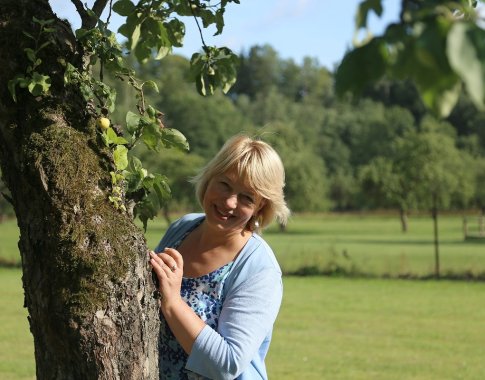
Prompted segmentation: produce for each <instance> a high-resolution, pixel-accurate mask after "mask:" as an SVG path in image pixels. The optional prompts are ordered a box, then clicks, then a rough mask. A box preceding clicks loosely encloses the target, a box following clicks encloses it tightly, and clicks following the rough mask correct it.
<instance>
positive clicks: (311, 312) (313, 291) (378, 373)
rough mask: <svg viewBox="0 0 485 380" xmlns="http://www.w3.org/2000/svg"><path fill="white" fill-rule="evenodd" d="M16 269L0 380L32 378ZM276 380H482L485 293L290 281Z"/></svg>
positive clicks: (275, 351) (479, 286) (423, 285)
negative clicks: (484, 299)
mask: <svg viewBox="0 0 485 380" xmlns="http://www.w3.org/2000/svg"><path fill="white" fill-rule="evenodd" d="M20 277H21V272H20V269H0V296H1V299H2V313H0V379H3V380H26V379H33V378H35V368H34V358H33V343H32V337H31V335H30V332H29V330H28V323H27V318H26V311H25V310H24V309H23V308H22V303H23V300H22V291H21V283H20ZM284 287H285V294H284V300H283V305H282V308H281V311H280V314H279V317H278V320H277V322H276V326H275V330H274V335H273V342H272V345H271V349H270V351H269V354H268V358H267V365H268V373H269V376H270V379H275V380H294V379H306V380H321V379H332V380H335V379H337V380H338V379H341V380H349V379H351V380H368V379H374V380H380V379H382V380H393V379H396V380H397V379H399V380H401V379H403V380H404V379H413V380H419V379H422V380H425V379H426V380H447V379H449V380H452V379H453V380H458V379H464V380H465V379H466V380H481V379H483V374H484V373H485V361H484V360H483V358H484V356H485V324H484V323H483V321H484V320H485V308H483V295H484V294H485V283H481V282H456V281H453V282H450V281H405V280H385V279H346V278H329V277H321V276H320V277H285V278H284Z"/></svg>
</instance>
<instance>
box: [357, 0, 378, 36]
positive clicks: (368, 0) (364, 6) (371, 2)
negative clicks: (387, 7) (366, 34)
mask: <svg viewBox="0 0 485 380" xmlns="http://www.w3.org/2000/svg"><path fill="white" fill-rule="evenodd" d="M369 11H374V12H375V13H376V14H377V15H378V16H381V15H382V0H365V1H362V2H361V3H360V4H359V8H358V10H357V14H356V15H355V28H356V29H361V28H367V17H368V15H369Z"/></svg>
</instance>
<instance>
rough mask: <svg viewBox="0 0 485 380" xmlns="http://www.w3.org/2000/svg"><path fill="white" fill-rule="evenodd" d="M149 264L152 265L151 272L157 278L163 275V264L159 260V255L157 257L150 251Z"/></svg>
mask: <svg viewBox="0 0 485 380" xmlns="http://www.w3.org/2000/svg"><path fill="white" fill-rule="evenodd" d="M150 264H151V265H152V267H153V270H154V271H155V273H156V274H157V275H158V276H159V277H160V276H161V275H164V274H165V268H164V267H166V265H165V263H164V262H163V260H162V259H161V257H160V255H157V254H156V253H155V252H153V251H150Z"/></svg>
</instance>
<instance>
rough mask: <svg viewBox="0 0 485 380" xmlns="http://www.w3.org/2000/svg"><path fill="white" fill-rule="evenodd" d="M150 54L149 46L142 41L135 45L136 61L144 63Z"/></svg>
mask: <svg viewBox="0 0 485 380" xmlns="http://www.w3.org/2000/svg"><path fill="white" fill-rule="evenodd" d="M151 55H152V49H151V47H150V46H149V45H148V44H147V43H146V42H142V43H139V44H138V45H136V48H135V56H136V59H138V62H141V63H146V62H147V61H148V60H149V59H150V57H151Z"/></svg>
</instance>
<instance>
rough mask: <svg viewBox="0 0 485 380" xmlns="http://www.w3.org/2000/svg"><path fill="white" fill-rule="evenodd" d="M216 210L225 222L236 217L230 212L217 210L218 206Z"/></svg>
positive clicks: (215, 207)
mask: <svg viewBox="0 0 485 380" xmlns="http://www.w3.org/2000/svg"><path fill="white" fill-rule="evenodd" d="M214 209H215V211H216V214H217V216H218V217H219V218H221V219H223V220H227V219H229V218H230V217H233V216H234V215H233V214H232V213H229V212H224V211H221V210H219V209H218V208H217V206H214Z"/></svg>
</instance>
